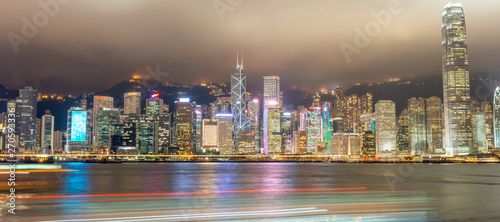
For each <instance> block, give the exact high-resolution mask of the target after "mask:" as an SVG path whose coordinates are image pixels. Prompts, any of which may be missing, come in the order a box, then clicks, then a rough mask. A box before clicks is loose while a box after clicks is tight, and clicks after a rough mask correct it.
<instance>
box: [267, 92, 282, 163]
mask: <svg viewBox="0 0 500 222" xmlns="http://www.w3.org/2000/svg"><path fill="white" fill-rule="evenodd" d="M263 122H264V124H263V125H264V154H265V155H268V154H278V153H281V152H282V150H281V145H282V144H281V109H280V108H278V103H277V102H276V101H268V102H267V104H265V105H264V120H263Z"/></svg>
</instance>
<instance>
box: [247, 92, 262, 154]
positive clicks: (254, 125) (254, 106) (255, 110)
mask: <svg viewBox="0 0 500 222" xmlns="http://www.w3.org/2000/svg"><path fill="white" fill-rule="evenodd" d="M248 117H249V119H250V132H253V133H255V147H256V149H260V148H262V145H261V130H260V101H259V99H258V98H254V99H253V100H252V101H248Z"/></svg>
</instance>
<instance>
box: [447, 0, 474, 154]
mask: <svg viewBox="0 0 500 222" xmlns="http://www.w3.org/2000/svg"><path fill="white" fill-rule="evenodd" d="M442 47H443V104H444V125H445V137H444V147H445V150H446V154H449V155H456V154H460V153H469V148H470V142H471V130H470V118H471V117H470V115H471V110H470V83H469V58H468V54H467V38H466V26H465V14H464V10H463V8H462V5H461V4H460V3H452V2H450V3H448V4H447V5H446V6H445V8H444V10H443V25H442Z"/></svg>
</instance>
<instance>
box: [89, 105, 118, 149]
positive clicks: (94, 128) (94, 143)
mask: <svg viewBox="0 0 500 222" xmlns="http://www.w3.org/2000/svg"><path fill="white" fill-rule="evenodd" d="M103 108H113V97H109V96H94V102H93V108H92V146H94V147H96V146H97V145H98V143H99V138H98V137H97V117H98V114H99V110H101V109H103Z"/></svg>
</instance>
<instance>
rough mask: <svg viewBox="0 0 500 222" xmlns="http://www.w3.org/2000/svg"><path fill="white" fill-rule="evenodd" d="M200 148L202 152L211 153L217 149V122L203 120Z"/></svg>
mask: <svg viewBox="0 0 500 222" xmlns="http://www.w3.org/2000/svg"><path fill="white" fill-rule="evenodd" d="M201 147H202V149H203V152H204V153H206V152H213V151H214V150H215V149H216V148H217V121H216V120H215V118H213V119H204V120H203V121H202V123H201Z"/></svg>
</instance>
